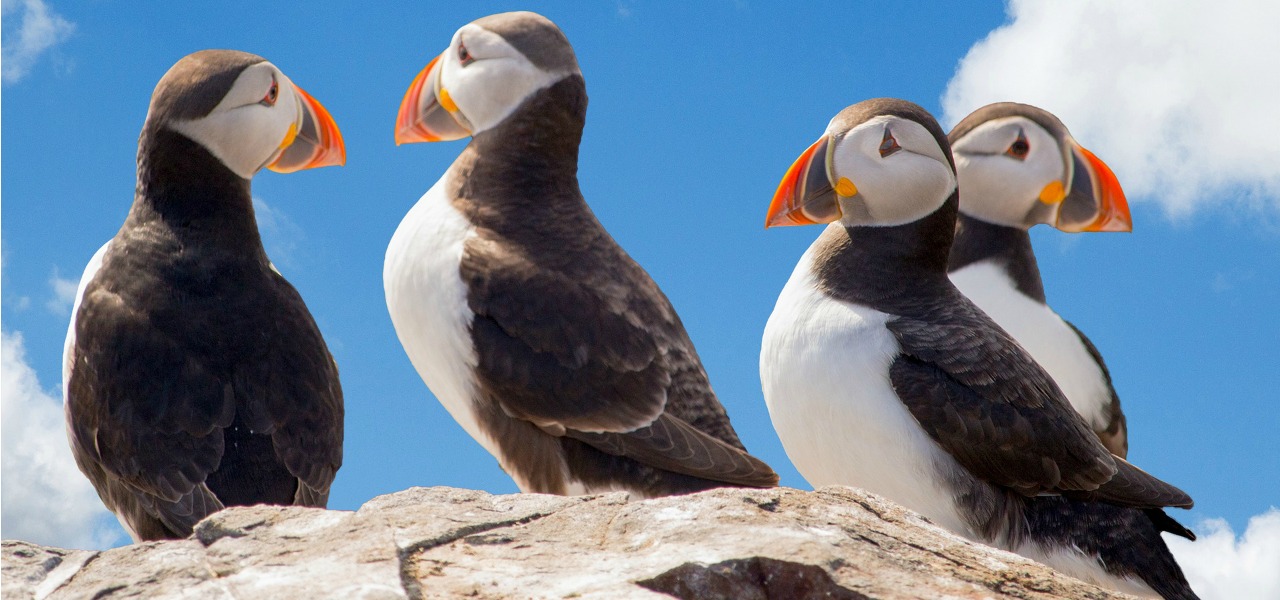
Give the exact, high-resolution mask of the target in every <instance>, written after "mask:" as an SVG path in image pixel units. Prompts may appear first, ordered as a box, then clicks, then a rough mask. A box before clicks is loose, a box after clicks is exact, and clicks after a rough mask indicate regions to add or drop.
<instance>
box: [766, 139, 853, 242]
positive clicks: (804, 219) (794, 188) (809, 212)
mask: <svg viewBox="0 0 1280 600" xmlns="http://www.w3.org/2000/svg"><path fill="white" fill-rule="evenodd" d="M830 142H831V139H830V138H829V137H828V136H825V135H824V136H822V137H821V138H819V139H818V141H816V142H814V143H813V145H812V146H809V148H808V149H807V150H805V151H804V153H802V154H801V155H800V158H797V159H796V162H794V163H792V164H791V168H790V169H787V174H786V175H784V176H783V177H782V183H781V184H779V185H778V191H777V192H774V194H773V201H772V202H771V203H769V214H767V215H765V218H764V227H765V229H768V228H770V227H784V226H788V225H815V224H820V223H830V222H832V221H835V220H836V219H839V218H840V216H841V211H840V202H839V196H841V195H843V196H853V195H856V194H857V193H858V189H857V188H856V187H854V185H853V183H852V182H850V181H849V180H848V179H843V178H842V179H841V180H840V186H839V187H841V188H843V189H841V190H840V192H841V193H840V194H837V192H836V189H837V186H836V185H833V184H832V183H831V179H832V178H831V176H830V172H831V152H830V149H831V147H832V146H831V143H830ZM844 192H848V193H847V194H846V193H844Z"/></svg>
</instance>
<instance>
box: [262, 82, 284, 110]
mask: <svg viewBox="0 0 1280 600" xmlns="http://www.w3.org/2000/svg"><path fill="white" fill-rule="evenodd" d="M279 99H280V83H279V82H277V81H276V77H275V75H272V76H271V88H270V89H268V90H267V94H266V95H265V96H263V97H262V100H260V101H259V102H261V103H262V104H264V105H266V106H275V105H276V100H279Z"/></svg>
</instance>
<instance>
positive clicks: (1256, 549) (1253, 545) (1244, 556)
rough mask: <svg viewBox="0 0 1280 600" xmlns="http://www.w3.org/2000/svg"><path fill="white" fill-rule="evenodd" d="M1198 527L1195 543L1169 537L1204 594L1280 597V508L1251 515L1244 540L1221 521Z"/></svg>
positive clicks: (1212, 597)
mask: <svg viewBox="0 0 1280 600" xmlns="http://www.w3.org/2000/svg"><path fill="white" fill-rule="evenodd" d="M1197 530H1198V531H1197V533H1198V534H1199V536H1200V539H1199V540H1197V541H1195V542H1191V541H1188V540H1184V539H1182V538H1179V537H1174V536H1171V535H1165V536H1164V537H1165V542H1166V543H1168V544H1169V550H1171V551H1172V552H1173V555H1174V557H1176V558H1177V559H1178V564H1180V565H1182V571H1183V572H1184V573H1185V574H1186V576H1187V581H1189V582H1190V583H1191V587H1192V589H1194V590H1195V591H1196V592H1197V593H1199V594H1200V597H1201V598H1203V599H1204V600H1218V599H1221V600H1228V599H1230V600H1237V599H1240V600H1244V599H1248V598H1258V599H1263V598H1280V510H1277V509H1275V508H1272V509H1271V510H1269V511H1267V512H1265V513H1263V514H1260V515H1257V516H1255V517H1253V518H1252V519H1249V525H1248V528H1247V529H1246V530H1245V532H1244V536H1242V537H1240V538H1239V539H1237V538H1236V534H1235V532H1233V531H1231V526H1230V525H1227V522H1226V521H1224V520H1222V519H1211V520H1208V521H1205V522H1204V524H1203V525H1201V526H1200V527H1198V528H1197Z"/></svg>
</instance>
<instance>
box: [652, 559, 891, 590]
mask: <svg viewBox="0 0 1280 600" xmlns="http://www.w3.org/2000/svg"><path fill="white" fill-rule="evenodd" d="M636 585H639V586H640V587H643V588H646V589H649V590H653V591H655V592H660V593H663V594H667V595H670V596H675V597H676V598H680V600H703V599H704V598H734V599H736V600H820V599H827V600H871V597H870V596H867V595H866V594H862V593H859V592H855V591H853V590H851V589H849V588H846V587H843V586H841V585H839V584H837V583H836V582H835V580H833V579H832V578H831V575H829V574H828V573H827V572H826V571H825V570H823V569H822V567H819V566H815V565H808V564H804V563H797V562H790V561H785V560H777V559H773V558H765V557H760V556H753V557H751V558H741V559H734V560H726V561H723V562H718V563H716V564H714V565H702V564H698V563H685V564H683V565H680V566H678V567H676V568H674V569H671V570H669V571H667V572H665V573H663V574H661V575H658V576H657V577H653V578H651V579H645V580H642V581H637V582H636Z"/></svg>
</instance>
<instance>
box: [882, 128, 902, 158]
mask: <svg viewBox="0 0 1280 600" xmlns="http://www.w3.org/2000/svg"><path fill="white" fill-rule="evenodd" d="M901 149H902V146H899V145H898V140H897V139H896V138H894V137H893V133H892V132H890V131H889V128H887V127H886V128H885V130H884V139H883V140H880V158H884V157H886V156H889V155H890V154H893V153H894V152H897V151H899V150H901Z"/></svg>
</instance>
